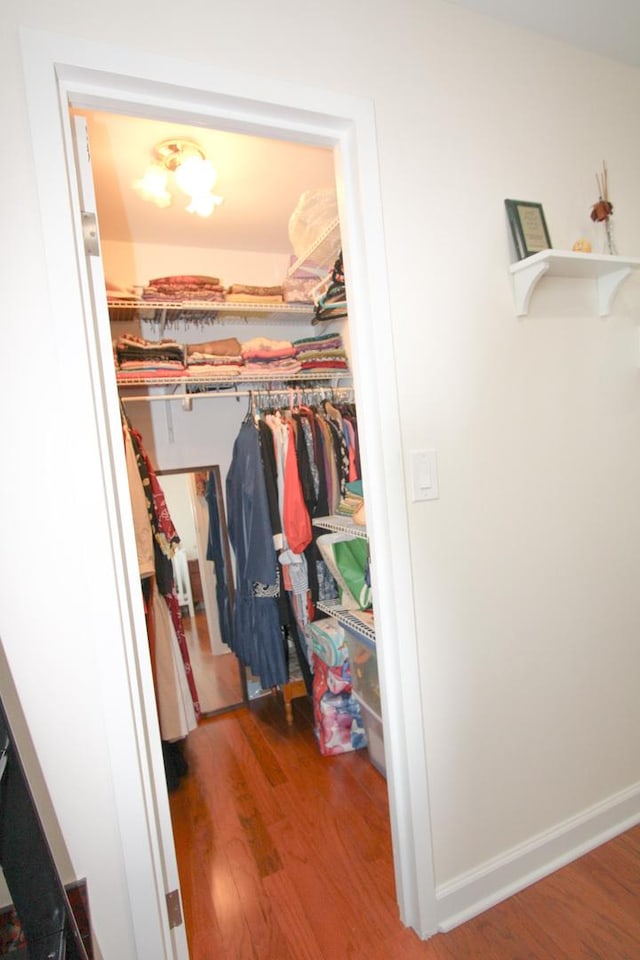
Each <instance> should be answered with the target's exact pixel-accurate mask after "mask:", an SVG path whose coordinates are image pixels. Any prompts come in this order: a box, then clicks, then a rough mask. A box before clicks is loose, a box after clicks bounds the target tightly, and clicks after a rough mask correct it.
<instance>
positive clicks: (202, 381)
mask: <svg viewBox="0 0 640 960" xmlns="http://www.w3.org/2000/svg"><path fill="white" fill-rule="evenodd" d="M350 379H351V373H350V371H349V370H331V371H326V372H322V371H319V372H316V371H315V370H314V371H309V370H306V371H303V372H302V373H294V374H285V375H282V374H281V375H280V376H278V374H277V373H275V374H274V373H273V371H272V372H271V373H264V374H253V373H252V374H246V375H245V376H237V377H233V378H229V377H215V376H211V374H206V375H205V374H203V375H202V376H197V375H192V376H188V377H184V376H171V377H145V376H143V375H142V374H141V375H140V376H137V375H136V376H133V375H131V374H127V373H124V374H123V373H118V372H116V380H117V383H118V386H119V387H168V386H172V387H189V386H192V387H193V386H209V387H219V388H225V389H229V390H232V389H234V388H235V387H240V386H244V387H251V386H253V385H261V386H267V385H269V384H275V385H277V386H276V389H285V388H286V387H289V386H290V385H291V384H296V385H299V386H301V385H303V384H304V385H307V386H308V387H309V388H310V389H313V387H314V386H315V385H317V384H318V383H323V384H333V385H335V386H336V387H337V386H338V383H339V382H340V381H342V380H350ZM194 395H196V394H194ZM314 522H315V521H314Z"/></svg>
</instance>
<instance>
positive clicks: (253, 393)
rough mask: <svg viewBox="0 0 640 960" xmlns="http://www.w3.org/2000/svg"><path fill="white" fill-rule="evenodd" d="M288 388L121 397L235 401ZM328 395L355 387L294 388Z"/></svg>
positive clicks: (350, 391) (130, 399) (133, 400)
mask: <svg viewBox="0 0 640 960" xmlns="http://www.w3.org/2000/svg"><path fill="white" fill-rule="evenodd" d="M287 390H288V388H286V387H285V388H284V389H280V390H277V389H275V390H274V389H271V390H268V389H267V390H265V389H262V390H261V389H257V390H234V391H233V393H222V392H217V391H216V392H210V393H162V394H155V393H154V394H153V395H151V396H150V395H149V394H142V395H139V396H133V397H120V399H121V401H122V402H123V403H136V402H138V401H141V400H204V399H207V398H208V397H217V398H218V399H226V400H235V399H236V398H237V399H240V397H253V396H256V395H258V396H260V395H263V394H270V393H273V394H285V393H287ZM298 392H299V393H301V394H305V393H306V394H309V393H328V394H331V396H334V397H335V396H340V395H343V394H353V387H307V388H306V389H301V390H300V389H299V388H294V393H298Z"/></svg>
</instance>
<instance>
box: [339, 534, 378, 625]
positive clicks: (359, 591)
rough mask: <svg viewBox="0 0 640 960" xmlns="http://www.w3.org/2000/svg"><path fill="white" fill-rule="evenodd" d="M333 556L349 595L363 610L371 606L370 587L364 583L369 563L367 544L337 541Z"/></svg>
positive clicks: (357, 540) (358, 541) (358, 540)
mask: <svg viewBox="0 0 640 960" xmlns="http://www.w3.org/2000/svg"><path fill="white" fill-rule="evenodd" d="M333 555H334V558H335V562H336V566H337V567H338V569H339V571H340V574H341V575H342V578H343V579H344V582H345V583H346V585H347V587H348V589H349V593H350V594H351V596H352V597H353V599H354V600H355V601H356V603H357V604H358V606H359V607H361V608H362V609H363V610H366V609H368V608H369V607H370V606H371V605H372V596H371V587H369V586H368V585H367V583H366V582H365V573H366V571H367V565H368V562H369V544H368V543H367V541H366V540H362V539H360V538H357V539H354V540H339V541H337V542H336V543H334V544H333Z"/></svg>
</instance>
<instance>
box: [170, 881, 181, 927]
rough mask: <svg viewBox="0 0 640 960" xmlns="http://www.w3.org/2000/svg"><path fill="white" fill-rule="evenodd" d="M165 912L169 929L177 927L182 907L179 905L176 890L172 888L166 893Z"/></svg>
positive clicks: (178, 895) (178, 896)
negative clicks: (167, 916)
mask: <svg viewBox="0 0 640 960" xmlns="http://www.w3.org/2000/svg"><path fill="white" fill-rule="evenodd" d="M167 913H168V914H169V929H170V930H173V928H174V927H179V926H180V924H181V923H182V907H181V906H180V894H179V892H178V891H177V890H172V891H171V893H168V894H167Z"/></svg>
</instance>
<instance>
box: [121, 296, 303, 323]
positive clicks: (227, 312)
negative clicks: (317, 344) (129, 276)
mask: <svg viewBox="0 0 640 960" xmlns="http://www.w3.org/2000/svg"><path fill="white" fill-rule="evenodd" d="M108 307H109V317H110V319H111V320H113V321H116V322H117V321H118V320H127V321H130V320H133V319H138V320H141V321H143V322H146V323H159V324H161V325H162V326H165V325H167V324H174V323H223V322H225V320H226V319H227V318H230V317H231V318H233V319H234V320H236V321H238V322H242V321H244V322H245V323H264V322H265V320H267V321H268V322H269V323H287V322H293V323H302V322H309V321H310V320H311V319H312V317H313V304H312V303H225V302H224V301H215V302H212V301H210V300H209V301H204V300H184V301H170V302H167V301H166V300H115V299H114V300H109V301H108Z"/></svg>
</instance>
